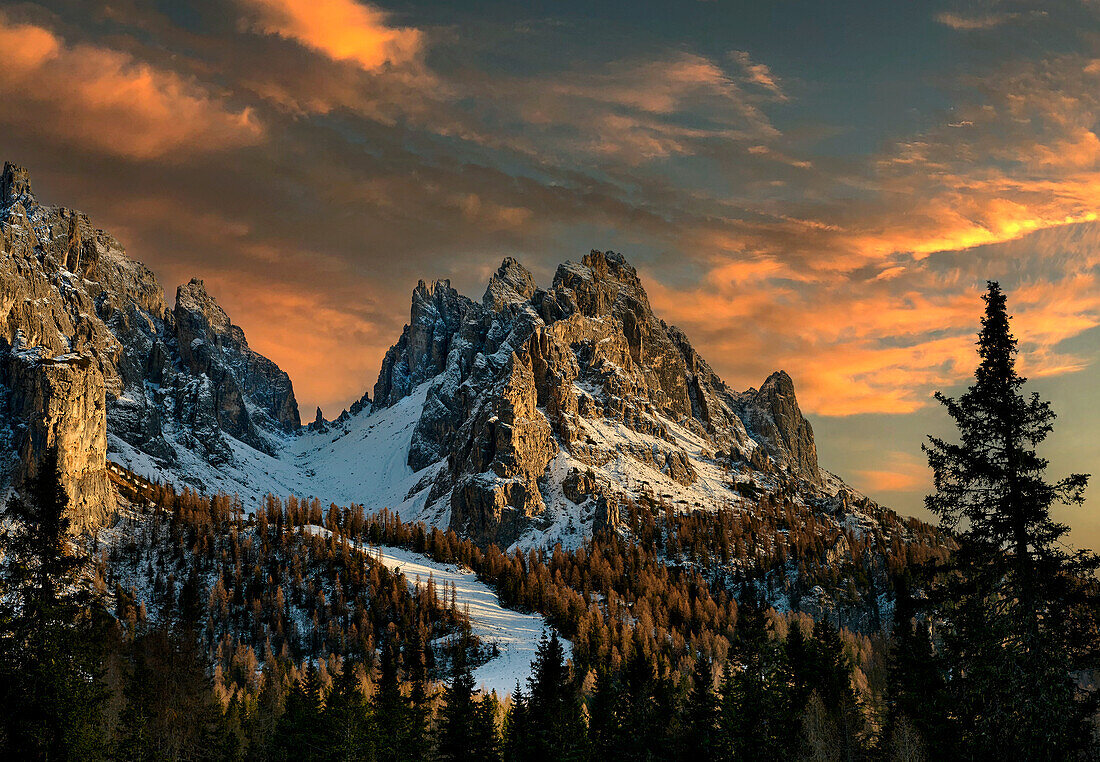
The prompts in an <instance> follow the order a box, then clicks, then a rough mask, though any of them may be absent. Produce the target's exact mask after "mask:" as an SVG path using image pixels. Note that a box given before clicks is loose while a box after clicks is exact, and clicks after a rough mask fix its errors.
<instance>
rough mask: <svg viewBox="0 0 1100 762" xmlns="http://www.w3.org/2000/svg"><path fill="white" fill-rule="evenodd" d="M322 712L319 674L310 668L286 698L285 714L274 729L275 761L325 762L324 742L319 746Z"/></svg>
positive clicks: (310, 666) (307, 668)
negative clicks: (306, 761)
mask: <svg viewBox="0 0 1100 762" xmlns="http://www.w3.org/2000/svg"><path fill="white" fill-rule="evenodd" d="M322 708H323V707H322V701H321V684H320V681H319V680H318V679H317V670H316V669H315V668H314V667H313V664H309V665H308V666H307V667H306V671H305V674H303V675H302V676H301V677H300V678H299V679H298V681H297V682H296V683H295V684H294V687H293V688H292V689H291V691H290V694H289V695H288V696H287V697H286V711H285V712H283V716H282V717H280V718H279V723H278V725H277V726H276V729H275V739H274V742H273V745H274V747H275V758H276V759H281V760H288V761H293V760H309V761H310V762H314V761H316V762H320V760H322V759H324V758H325V751H326V750H325V748H324V747H323V742H322V743H319V742H318V740H319V739H318V731H319V729H320V728H321V727H322V723H321V720H322V715H321V710H322Z"/></svg>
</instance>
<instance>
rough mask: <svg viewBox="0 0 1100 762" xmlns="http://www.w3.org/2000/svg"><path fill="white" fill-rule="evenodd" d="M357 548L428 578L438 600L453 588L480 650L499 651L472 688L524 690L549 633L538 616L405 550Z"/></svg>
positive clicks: (419, 580) (449, 567)
mask: <svg viewBox="0 0 1100 762" xmlns="http://www.w3.org/2000/svg"><path fill="white" fill-rule="evenodd" d="M306 530H307V531H309V532H311V533H313V534H319V535H322V536H328V535H329V531H328V530H327V529H324V528H322V527H317V526H310V527H307V528H306ZM357 547H358V548H359V549H360V550H361V551H363V552H364V553H367V554H369V555H370V557H371V558H373V559H374V560H376V561H378V562H380V563H383V564H385V565H386V566H387V567H388V568H390V569H392V570H394V571H395V572H399V573H401V574H404V575H405V577H406V579H408V580H409V584H410V585H426V584H427V582H428V578H429V577H430V578H432V579H433V580H434V581H435V585H436V589H437V590H438V591H439V594H440V595H444V594H448V591H449V590H450V589H451V588H452V586H453V588H454V591H455V600H456V601H457V603H458V608H459V609H460V610H462V611H463V612H464V613H465V614H466V616H467V617H469V620H470V626H471V629H472V631H473V634H474V635H475V636H477V638H478V639H479V640H480V641H481V643H482V645H484V646H493V645H495V646H496V647H497V649H498V650H499V654H498V655H497V656H494V657H493V658H492V659H490V660H489V661H488V662H486V663H485V664H482V665H481V666H480V667H478V668H477V669H476V670H474V683H475V684H476V685H477V686H479V687H481V688H482V689H484V690H486V691H496V692H497V695H499V696H504V695H505V694H506V693H509V692H511V691H512V690H513V689H514V688H515V687H516V685H517V684H518V685H520V686H522V687H524V688H526V685H527V677H528V675H530V674H531V662H533V661H534V659H535V654H536V652H537V651H538V645H539V640H540V639H541V638H542V636H543V635H544V634H546V635H549V632H550V626H549V625H548V624H547V623H546V620H545V619H543V618H542V617H541V616H539V615H538V614H524V613H522V612H520V611H515V610H513V609H509V608H505V607H504V606H502V605H501V603H500V598H499V597H498V596H497V594H496V593H495V592H493V589H492V588H491V587H489V586H488V585H486V584H485V583H484V582H482V581H480V580H479V579H478V578H477V575H476V574H474V573H473V572H472V571H470V570H469V569H462V568H459V567H458V566H455V565H454V564H441V563H439V562H438V561H434V560H432V559H431V558H429V557H427V556H425V555H423V554H421V553H416V552H414V551H411V550H406V549H405V548H395V547H391V546H388V545H360V544H357ZM562 646H563V648H564V649H565V655H566V658H569V656H570V654H571V653H572V644H571V643H570V642H569V641H568V640H565V639H564V638H562Z"/></svg>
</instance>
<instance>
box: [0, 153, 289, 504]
mask: <svg viewBox="0 0 1100 762" xmlns="http://www.w3.org/2000/svg"><path fill="white" fill-rule="evenodd" d="M32 356H33V357H34V358H36V359H35V361H34V362H33V363H30V364H29V365H28V362H29V360H27V359H26V358H29V357H32ZM20 358H23V359H20ZM0 367H2V368H4V369H6V370H5V376H4V379H3V383H4V386H5V389H4V399H5V400H6V401H7V404H8V406H9V407H8V410H9V412H10V415H11V416H12V418H11V420H12V421H13V422H14V429H20V427H21V426H23V427H25V431H26V432H27V437H30V438H29V439H28V438H26V437H24V438H23V439H20V436H22V435H17V434H13V435H12V436H10V437H9V438H8V440H7V443H6V447H7V448H8V454H9V457H8V459H7V461H6V463H7V467H6V468H5V469H4V470H3V473H0V488H3V487H4V486H6V485H17V484H18V483H19V482H20V480H21V478H23V476H24V475H25V473H31V472H33V471H34V468H35V465H34V459H35V458H36V457H37V454H38V453H40V452H41V443H42V442H55V441H56V442H57V443H58V444H59V447H61V456H62V457H61V464H62V467H63V469H65V478H66V484H67V485H69V486H70V487H71V489H70V495H71V496H72V497H73V498H74V499H73V506H74V511H76V510H79V511H81V512H82V514H81V516H80V517H79V520H77V521H74V525H75V524H80V525H81V526H89V525H91V524H94V523H96V522H98V521H102V520H103V519H104V518H105V517H106V516H107V515H108V514H109V512H110V510H111V507H112V502H111V498H110V497H109V496H108V495H107V490H106V488H105V487H104V486H103V485H105V484H106V482H105V481H103V480H100V479H99V477H98V476H95V474H97V473H99V472H101V471H102V470H103V468H104V463H103V460H104V456H105V452H106V451H107V450H110V451H111V453H112V456H113V457H117V458H120V459H122V460H126V461H127V462H130V461H132V460H135V459H136V460H138V461H141V462H142V463H146V464H150V465H151V464H157V465H158V466H161V467H163V468H165V469H166V470H167V471H168V472H170V473H173V474H174V475H176V476H177V480H178V481H180V482H182V483H190V484H191V485H192V486H195V487H199V488H204V487H207V486H209V485H206V484H205V483H204V482H202V481H201V480H199V479H198V477H196V476H190V474H191V472H192V471H193V470H194V469H193V468H191V467H189V466H187V465H186V464H188V463H191V464H193V462H194V461H193V457H194V456H195V455H198V456H199V457H200V458H201V459H203V460H205V461H206V462H208V463H210V464H212V465H213V466H214V467H219V468H220V467H224V466H229V465H232V464H233V462H234V458H235V456H234V448H235V447H236V446H235V445H233V444H232V442H231V439H232V440H237V441H239V442H241V443H243V444H245V445H248V446H250V447H252V448H254V449H256V450H258V451H261V452H266V453H273V452H275V450H276V449H277V448H278V446H279V443H280V442H281V441H282V440H284V439H285V438H286V437H288V436H291V435H293V434H294V433H296V432H297V430H298V428H299V426H300V421H299V419H298V406H297V402H296V401H295V398H294V392H293V388H292V386H291V383H290V379H289V378H288V377H287V375H286V374H285V373H284V372H283V371H281V370H280V369H279V368H278V366H276V365H275V364H274V363H273V362H271V361H270V360H268V359H267V358H265V357H262V356H261V355H259V354H257V353H256V352H254V351H253V350H251V349H250V348H249V347H248V343H247V341H246V340H245V337H244V333H243V332H242V331H241V329H240V328H239V327H237V326H235V325H233V324H232V323H231V322H230V321H229V319H228V317H227V316H226V314H225V312H224V311H223V310H222V309H221V308H220V307H219V306H218V305H217V304H216V303H215V302H214V300H213V299H212V298H211V297H210V296H209V294H207V293H206V290H205V288H204V287H203V284H202V282H201V281H192V282H191V283H189V284H186V285H184V286H182V287H181V288H180V290H179V292H178V293H177V300H176V304H175V307H174V309H171V310H170V309H168V307H167V305H166V304H165V299H164V292H163V290H162V289H161V287H160V284H159V283H157V280H156V278H155V277H154V276H153V273H152V272H151V271H150V270H149V269H148V268H146V267H145V266H144V265H142V264H141V263H139V262H136V261H134V260H132V259H130V258H129V257H127V256H126V254H125V252H124V251H123V248H122V246H121V245H120V244H119V243H118V241H117V240H115V239H114V238H113V237H112V236H111V235H110V234H108V233H106V232H104V231H102V230H99V229H97V228H96V227H94V226H93V225H92V224H91V223H90V222H89V220H88V218H87V216H86V215H84V214H82V213H80V212H75V211H72V210H70V209H65V208H61V207H51V206H45V205H42V204H40V203H39V202H38V200H37V198H36V197H35V195H34V193H33V191H32V189H31V183H30V179H29V177H28V174H27V172H26V170H25V169H23V168H21V167H18V166H15V165H13V164H10V163H8V164H5V165H4V170H3V173H2V174H0ZM35 379H38V380H35ZM96 389H98V391H96ZM88 395H90V396H88ZM97 400H98V401H97ZM51 405H53V406H54V407H53V408H50V406H51ZM40 406H45V407H40ZM63 408H64V409H66V410H68V411H69V412H67V413H63V412H62V409H63ZM51 410H52V412H51ZM96 411H99V412H96ZM104 412H105V432H104V433H102V435H96V436H93V434H92V432H95V431H100V429H101V428H103V421H98V418H97V419H96V420H97V421H98V423H97V422H95V421H92V420H90V419H89V420H88V421H87V422H85V423H84V424H80V423H79V419H80V418H81V417H82V416H85V415H89V416H99V417H104ZM39 419H41V420H39ZM14 429H13V430H14ZM22 430H23V429H20V431H22ZM97 437H98V438H97ZM100 439H102V440H103V443H101V442H100ZM17 440H18V441H17ZM28 442H31V443H33V444H32V445H27V444H26V443H28ZM77 443H80V446H81V447H83V448H84V451H85V455H84V456H80V457H76V456H73V457H69V456H68V455H66V452H69V450H68V449H66V448H70V445H71V446H72V447H71V448H70V449H71V451H72V452H75V448H76V446H77ZM16 452H19V453H22V455H23V458H22V460H21V461H20V460H19V459H18V458H13V457H11V456H13V455H14V454H15V453H16ZM13 461H18V462H13ZM189 477H190V478H189ZM85 519H86V520H85Z"/></svg>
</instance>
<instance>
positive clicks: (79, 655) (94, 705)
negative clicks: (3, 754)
mask: <svg viewBox="0 0 1100 762" xmlns="http://www.w3.org/2000/svg"><path fill="white" fill-rule="evenodd" d="M68 507H69V498H68V495H67V493H66V492H65V488H64V486H63V485H62V483H61V474H60V470H59V467H58V462H57V452H56V451H55V450H50V451H48V452H47V453H46V454H45V456H44V457H43V459H42V462H41V463H40V464H39V470H38V476H37V477H36V478H34V479H32V480H30V481H29V483H28V484H27V485H26V486H25V488H24V490H23V493H22V494H21V495H16V496H14V497H12V498H11V499H10V500H9V502H8V505H7V511H6V515H5V517H4V518H5V519H6V521H7V525H6V528H5V529H4V536H3V538H2V547H3V548H4V556H5V557H4V559H3V574H2V575H0V579H2V580H3V581H2V582H0V747H2V748H5V749H7V750H8V751H9V752H10V753H11V754H13V755H14V756H16V757H19V758H21V759H26V760H35V759H65V758H83V759H95V758H98V757H99V756H100V755H101V754H102V753H103V743H104V741H103V737H102V731H101V727H102V723H101V722H100V715H101V712H102V707H103V702H104V700H105V698H106V694H105V693H104V692H103V690H102V689H101V687H100V686H99V684H98V680H97V678H98V675H99V672H100V665H101V664H102V662H103V648H104V639H103V632H104V631H103V626H104V620H103V616H102V606H101V605H100V603H99V601H97V600H96V599H95V596H94V594H93V593H92V592H91V591H90V590H89V589H88V586H87V585H86V583H85V581H84V580H82V579H81V570H82V568H83V562H82V560H81V559H80V557H79V556H78V555H76V554H75V553H73V552H70V549H69V526H70V520H69V516H68V513H67V511H68Z"/></svg>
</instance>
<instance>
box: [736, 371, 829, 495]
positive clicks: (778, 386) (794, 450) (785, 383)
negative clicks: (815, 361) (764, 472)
mask: <svg viewBox="0 0 1100 762" xmlns="http://www.w3.org/2000/svg"><path fill="white" fill-rule="evenodd" d="M747 394H748V395H749V396H751V398H752V399H753V401H754V402H755V403H756V406H757V407H758V408H759V409H761V410H763V411H765V412H766V413H767V417H768V419H769V420H764V419H761V418H759V417H755V418H754V420H753V424H754V426H755V427H756V428H757V430H759V431H760V432H761V433H763V434H764V435H765V437H766V438H767V439H768V441H769V442H771V443H772V444H773V446H774V448H775V449H776V450H777V451H778V450H784V451H786V452H788V453H789V454H790V457H791V468H792V470H794V471H796V472H797V473H798V474H799V475H801V476H803V477H804V478H806V479H808V480H810V481H811V482H813V483H815V484H820V483H821V472H820V471H819V469H818V466H817V445H816V444H815V443H814V430H813V427H812V426H811V425H810V422H809V421H807V420H806V419H805V418H804V417H803V416H802V411H801V409H799V407H798V399H797V398H796V397H795V393H794V381H792V380H791V377H790V376H789V375H787V372H786V371H782V370H778V371H776V372H774V373H772V374H771V375H770V376H768V378H767V379H766V380H765V381H764V383H763V384H761V385H760V389H759V390H749V392H747Z"/></svg>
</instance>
